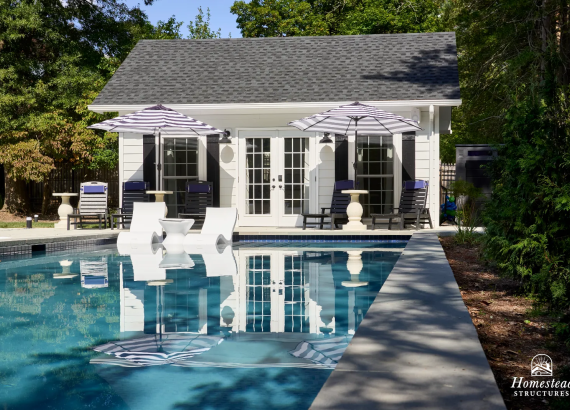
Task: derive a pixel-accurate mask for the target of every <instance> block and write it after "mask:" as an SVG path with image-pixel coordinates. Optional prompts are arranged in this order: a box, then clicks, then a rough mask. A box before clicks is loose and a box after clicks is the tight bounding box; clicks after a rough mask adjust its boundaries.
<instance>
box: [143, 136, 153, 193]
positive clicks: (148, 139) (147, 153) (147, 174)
mask: <svg viewBox="0 0 570 410" xmlns="http://www.w3.org/2000/svg"><path fill="white" fill-rule="evenodd" d="M143 179H144V181H145V182H148V183H149V184H150V189H151V190H156V143H155V141H154V135H143Z"/></svg>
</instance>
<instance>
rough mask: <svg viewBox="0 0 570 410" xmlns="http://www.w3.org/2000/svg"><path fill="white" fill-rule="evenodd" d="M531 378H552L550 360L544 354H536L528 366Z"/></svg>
mask: <svg viewBox="0 0 570 410" xmlns="http://www.w3.org/2000/svg"><path fill="white" fill-rule="evenodd" d="M530 369H531V371H530V375H531V376H552V359H551V358H550V357H549V356H547V355H545V354H537V355H536V356H534V357H533V358H532V362H531V365H530Z"/></svg>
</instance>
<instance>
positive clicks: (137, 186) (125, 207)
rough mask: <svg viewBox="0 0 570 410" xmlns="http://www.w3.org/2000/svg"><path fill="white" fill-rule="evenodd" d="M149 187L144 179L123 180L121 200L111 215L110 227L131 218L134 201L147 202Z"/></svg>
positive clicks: (148, 199) (112, 227)
mask: <svg viewBox="0 0 570 410" xmlns="http://www.w3.org/2000/svg"><path fill="white" fill-rule="evenodd" d="M148 189H149V183H148V182H144V181H127V182H123V200H122V201H121V205H122V206H121V207H120V208H119V210H118V212H117V213H116V214H112V215H111V229H114V225H115V223H117V225H119V223H120V224H121V225H122V226H123V228H124V225H125V223H129V222H130V221H131V219H133V204H134V203H135V202H149V201H150V195H149V194H147V193H146V191H147V190H148Z"/></svg>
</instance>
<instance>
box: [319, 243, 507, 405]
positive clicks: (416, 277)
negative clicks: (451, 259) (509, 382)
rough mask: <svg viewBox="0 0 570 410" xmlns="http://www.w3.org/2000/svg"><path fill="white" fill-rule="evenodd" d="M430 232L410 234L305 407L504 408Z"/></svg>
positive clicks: (442, 255) (450, 273) (439, 245)
mask: <svg viewBox="0 0 570 410" xmlns="http://www.w3.org/2000/svg"><path fill="white" fill-rule="evenodd" d="M505 408H506V407H505V404H504V401H503V398H502V396H501V393H500V391H499V388H498V386H497V383H496V381H495V378H494V376H493V373H492V371H491V368H490V366H489V363H488V361H487V358H486V356H485V353H484V351H483V347H482V346H481V343H480V341H479V337H478V335H477V331H476V329H475V327H474V325H473V322H472V320H471V317H470V315H469V312H468V311H467V308H466V307H465V304H464V303H463V299H462V297H461V293H460V291H459V286H458V285H457V282H456V280H455V277H454V276H453V272H452V271H451V267H450V266H449V263H448V262H447V258H446V256H445V253H444V252H443V248H442V247H441V244H440V243H439V239H438V237H437V235H436V234H433V233H423V232H420V233H414V234H413V236H412V238H411V239H410V241H409V242H408V244H407V246H406V248H405V249H404V251H403V253H402V255H401V256H400V258H399V259H398V261H397V262H396V265H395V266H394V268H393V270H392V272H391V273H390V275H389V276H388V279H387V280H386V282H385V283H384V285H383V286H382V289H381V290H380V292H379V293H378V295H377V296H376V298H375V300H374V302H373V303H372V305H371V306H370V308H369V310H368V313H367V314H366V316H365V318H364V320H363V321H362V323H361V324H360V326H359V327H358V329H357V331H356V334H355V336H354V337H353V339H352V341H351V342H350V344H349V346H348V348H347V349H346V351H345V353H344V354H343V356H342V358H341V360H340V362H339V363H338V365H337V367H336V369H335V370H334V371H333V372H332V374H331V376H330V377H329V378H328V380H327V382H326V383H325V385H324V386H323V387H322V389H321V390H320V392H319V394H318V395H317V397H316V399H315V400H314V402H313V404H312V406H311V409H312V410H317V409H351V410H355V409H433V410H436V409H437V410H443V409H454V410H455V409H469V410H471V409H489V410H490V409H493V410H494V409H505Z"/></svg>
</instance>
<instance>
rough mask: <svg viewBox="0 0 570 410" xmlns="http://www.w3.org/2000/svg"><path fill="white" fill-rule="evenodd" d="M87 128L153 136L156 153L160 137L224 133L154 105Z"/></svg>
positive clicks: (159, 181) (159, 173)
mask: <svg viewBox="0 0 570 410" xmlns="http://www.w3.org/2000/svg"><path fill="white" fill-rule="evenodd" d="M87 128H91V129H98V130H105V131H108V132H132V133H135V134H155V135H157V134H158V136H159V138H158V152H159V153H160V144H161V141H160V135H161V133H164V134H167V135H179V134H184V135H188V134H191V135H196V136H198V135H210V134H223V133H224V131H222V130H220V129H218V128H215V127H212V126H211V125H208V124H206V123H205V122H202V121H198V120H196V119H194V118H192V117H188V116H186V115H184V114H181V113H179V112H178V111H175V110H173V109H171V108H168V107H165V106H164V105H161V104H159V105H154V106H152V107H148V108H145V109H143V110H140V111H136V112H133V113H130V114H127V115H121V116H120V117H116V118H112V119H110V120H105V121H103V122H100V123H98V124H93V125H90V126H89V127H87ZM161 168H162V166H161V164H160V155H158V163H157V169H158V183H159V189H160V188H161V186H162V178H161V171H162V169H161Z"/></svg>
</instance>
